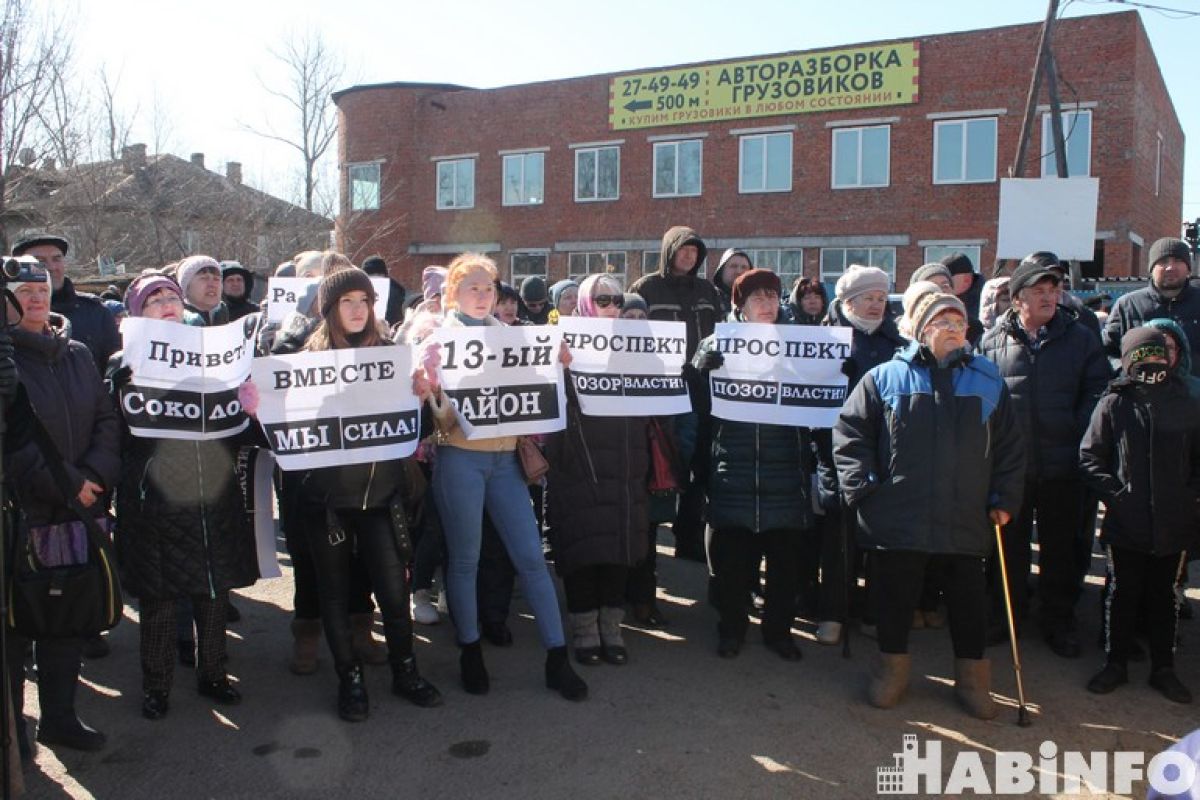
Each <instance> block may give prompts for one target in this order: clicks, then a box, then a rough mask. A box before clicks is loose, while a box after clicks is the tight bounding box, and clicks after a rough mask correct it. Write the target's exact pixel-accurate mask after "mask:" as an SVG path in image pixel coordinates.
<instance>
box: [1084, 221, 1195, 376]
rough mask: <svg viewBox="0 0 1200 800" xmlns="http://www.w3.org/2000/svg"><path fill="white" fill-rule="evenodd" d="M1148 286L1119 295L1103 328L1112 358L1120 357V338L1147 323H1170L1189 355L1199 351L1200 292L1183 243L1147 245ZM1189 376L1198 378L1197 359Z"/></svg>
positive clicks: (1169, 241) (1170, 240) (1170, 241)
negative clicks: (1180, 333) (1177, 328)
mask: <svg viewBox="0 0 1200 800" xmlns="http://www.w3.org/2000/svg"><path fill="white" fill-rule="evenodd" d="M1146 263H1147V264H1148V265H1149V267H1150V285H1149V286H1147V287H1145V288H1144V289H1138V290H1137V291H1135V292H1130V293H1129V294H1126V295H1122V296H1121V297H1119V298H1117V302H1116V304H1115V305H1113V307H1112V311H1111V312H1109V315H1108V322H1106V323H1105V325H1104V347H1105V349H1106V350H1107V351H1108V354H1109V355H1110V356H1112V357H1113V358H1120V356H1121V337H1122V336H1124V335H1125V334H1126V333H1127V332H1129V331H1130V330H1132V329H1134V328H1137V327H1140V326H1141V325H1142V323H1144V322H1146V320H1150V319H1162V318H1166V319H1173V320H1175V322H1177V323H1179V326H1180V327H1181V328H1183V332H1184V334H1185V335H1186V336H1187V338H1188V344H1189V345H1190V346H1191V348H1192V352H1193V353H1195V352H1200V351H1197V349H1196V348H1197V347H1200V289H1197V288H1196V287H1194V286H1192V285H1191V284H1189V282H1188V278H1189V277H1190V276H1191V273H1192V251H1191V249H1190V248H1189V247H1188V244H1187V242H1185V241H1183V240H1182V239H1174V238H1170V237H1167V238H1163V239H1159V240H1158V241H1157V242H1155V243H1154V244H1152V245H1150V254H1149V256H1148V257H1147V259H1146ZM1192 374H1193V375H1196V376H1198V377H1200V359H1195V360H1194V361H1193V362H1192Z"/></svg>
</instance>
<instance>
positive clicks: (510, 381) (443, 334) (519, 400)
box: [431, 325, 567, 439]
mask: <svg viewBox="0 0 1200 800" xmlns="http://www.w3.org/2000/svg"><path fill="white" fill-rule="evenodd" d="M431 338H432V339H433V340H434V341H436V342H438V343H439V344H441V356H442V364H441V367H440V368H439V369H438V376H439V380H440V381H441V385H442V388H443V389H444V390H445V392H446V395H447V396H448V397H449V398H450V400H451V402H453V403H454V408H455V411H456V412H457V415H458V423H459V426H460V427H461V428H462V431H463V434H464V435H465V436H466V437H467V438H468V439H490V438H493V437H497V436H526V435H529V434H534V433H552V432H554V431H560V430H562V429H563V428H564V427H566V417H565V411H566V407H567V398H566V393H565V391H564V388H563V373H562V365H561V364H560V363H559V360H558V351H559V347H560V346H561V345H562V331H560V330H559V329H558V328H556V327H554V326H550V325H536V326H535V325H522V326H517V327H512V328H509V327H504V326H496V325H489V326H486V327H471V328H439V329H438V330H436V331H435V332H434V333H433V335H432V336H431Z"/></svg>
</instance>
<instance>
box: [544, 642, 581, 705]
mask: <svg viewBox="0 0 1200 800" xmlns="http://www.w3.org/2000/svg"><path fill="white" fill-rule="evenodd" d="M546 688H547V689H553V690H554V691H556V692H558V693H559V694H561V695H562V696H563V697H565V698H567V699H568V700H574V701H576V702H578V701H580V700H586V699H587V694H588V687H587V684H586V683H584V682H583V678H580V677H579V676H578V675H577V674H576V673H575V670H574V669H572V668H571V662H570V661H569V660H568V659H567V646H566V645H565V644H564V645H561V646H559V647H551V648H550V649H549V650H547V651H546Z"/></svg>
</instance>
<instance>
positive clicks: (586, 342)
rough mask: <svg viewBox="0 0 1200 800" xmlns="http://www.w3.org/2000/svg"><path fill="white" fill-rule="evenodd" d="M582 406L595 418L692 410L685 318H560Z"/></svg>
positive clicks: (572, 378) (639, 415)
mask: <svg viewBox="0 0 1200 800" xmlns="http://www.w3.org/2000/svg"><path fill="white" fill-rule="evenodd" d="M558 327H559V329H560V330H561V331H562V332H563V341H564V342H566V343H567V348H568V349H569V350H570V351H571V382H572V383H573V384H574V386H575V396H576V397H577V398H579V408H580V410H581V411H583V413H584V414H587V415H589V416H594V417H649V416H659V415H668V414H686V413H687V412H688V411H691V410H692V402H691V399H690V398H689V397H688V390H687V384H686V383H685V382H684V380H683V363H684V357H685V356H686V354H687V326H685V325H684V323H682V322H651V321H650V320H639V319H599V318H596V317H562V318H560V319H559V321H558Z"/></svg>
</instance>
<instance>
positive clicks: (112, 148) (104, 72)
mask: <svg viewBox="0 0 1200 800" xmlns="http://www.w3.org/2000/svg"><path fill="white" fill-rule="evenodd" d="M97 88H98V91H99V93H100V111H101V114H102V115H103V127H104V139H103V141H104V142H105V143H106V144H107V145H108V148H107V149H108V158H109V160H110V161H116V160H117V159H118V158H120V157H121V150H122V149H123V148H124V147H125V145H127V144H129V132H130V130H131V129H132V128H133V121H134V119H136V118H137V113H138V107H137V106H134V109H133V111H132V112H126V111H125V110H124V109H123V108H122V107H121V105H120V103H119V102H118V100H117V92H118V91H119V90H120V88H121V71H120V70H118V71H117V76H116V77H115V78H110V77H109V74H108V66H107V65H105V66H102V67H100V85H99V86H98V87H97Z"/></svg>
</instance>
